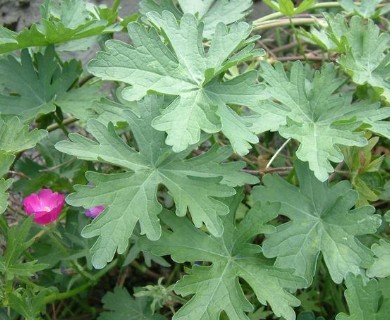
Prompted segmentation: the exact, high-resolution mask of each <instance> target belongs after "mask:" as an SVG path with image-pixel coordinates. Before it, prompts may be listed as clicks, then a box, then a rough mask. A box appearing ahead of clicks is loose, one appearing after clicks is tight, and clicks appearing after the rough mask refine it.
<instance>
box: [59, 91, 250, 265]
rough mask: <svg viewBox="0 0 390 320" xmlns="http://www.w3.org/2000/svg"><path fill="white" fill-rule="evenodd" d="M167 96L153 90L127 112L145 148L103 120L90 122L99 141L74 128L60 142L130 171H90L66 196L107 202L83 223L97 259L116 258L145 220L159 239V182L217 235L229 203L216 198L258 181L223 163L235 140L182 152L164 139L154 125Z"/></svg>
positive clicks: (144, 229)
mask: <svg viewBox="0 0 390 320" xmlns="http://www.w3.org/2000/svg"><path fill="white" fill-rule="evenodd" d="M162 102H163V99H162V98H159V97H147V98H146V99H145V100H144V101H143V102H140V104H139V106H138V110H137V112H138V113H139V114H138V115H137V114H135V113H134V112H133V111H129V112H127V113H126V120H127V121H128V122H129V124H130V127H131V128H132V131H133V134H134V136H135V139H136V141H137V144H138V147H139V152H137V151H136V150H134V149H133V148H131V147H129V146H128V145H126V144H125V143H124V142H123V140H122V139H121V138H120V137H118V135H117V134H116V133H115V130H114V128H113V126H112V125H109V126H108V128H107V127H105V126H104V125H102V124H101V123H99V122H97V121H93V120H91V121H90V122H89V123H88V131H89V132H90V133H91V134H93V135H94V137H95V138H96V139H97V140H98V143H96V142H94V141H92V140H89V139H87V138H84V137H82V136H80V135H78V134H71V135H69V137H70V139H71V142H65V141H64V142H60V143H58V144H57V146H56V147H57V149H58V150H60V151H61V152H65V153H68V154H71V155H74V156H77V157H78V158H79V159H84V160H95V161H96V160H99V161H104V162H107V163H111V164H113V165H116V166H120V167H122V168H124V169H127V170H128V171H126V172H123V173H115V174H110V175H105V174H101V173H94V172H90V173H87V178H88V180H89V181H90V182H91V183H92V184H93V185H94V187H90V186H77V187H75V189H76V191H77V192H76V193H75V194H72V195H70V196H69V197H68V198H67V202H68V203H69V204H72V205H74V206H84V207H85V208H89V207H94V206H97V205H105V206H107V207H108V208H107V210H106V212H105V213H103V214H102V215H101V216H99V218H98V219H95V220H94V221H93V222H92V224H91V225H89V226H87V227H86V228H85V229H84V230H83V236H85V237H94V236H99V239H98V240H97V242H96V243H95V245H94V246H93V248H92V253H93V264H94V266H95V267H97V268H102V267H104V265H105V264H106V262H108V261H111V260H112V258H113V255H114V253H115V251H116V250H118V252H119V253H123V252H124V251H125V250H126V248H127V246H128V239H129V238H130V236H131V234H132V233H133V229H134V227H135V225H136V223H137V222H138V221H139V223H140V226H141V233H142V234H146V235H147V236H148V237H149V238H150V239H153V240H157V239H159V237H160V235H161V227H160V223H159V219H158V214H159V213H160V212H161V209H162V207H161V204H160V203H159V202H158V201H157V197H156V192H157V188H158V186H159V185H160V184H163V185H164V186H166V187H167V189H168V190H169V192H170V193H171V195H172V197H173V199H174V200H175V203H176V214H177V215H178V216H184V215H186V213H187V209H189V210H190V212H191V215H192V219H193V221H194V224H195V226H197V227H198V228H199V227H201V226H202V224H203V223H204V224H205V225H206V226H207V228H208V229H209V230H210V232H211V233H213V234H214V235H216V236H220V235H221V234H222V232H223V225H222V220H221V219H220V216H223V215H226V214H227V213H228V207H227V206H226V205H225V204H223V203H222V202H221V201H220V200H218V199H216V198H221V197H228V196H231V195H233V194H235V191H234V189H233V188H232V186H238V185H243V184H245V183H255V182H256V181H257V179H256V178H254V177H252V176H249V175H247V174H245V173H240V172H239V170H240V168H242V166H243V164H242V163H237V162H236V163H227V164H221V162H222V161H224V160H225V159H226V158H228V157H229V155H230V154H231V151H230V148H222V149H217V148H212V149H210V150H209V151H208V152H206V153H205V154H203V155H201V156H198V157H194V158H191V159H188V160H185V157H186V156H187V155H188V154H189V153H190V151H191V150H192V149H195V148H196V146H193V147H191V148H190V149H188V150H186V151H185V152H182V153H179V154H175V153H173V152H172V151H171V150H170V148H169V147H168V146H166V145H165V144H164V139H165V134H164V133H163V132H159V131H157V130H155V129H153V128H152V127H151V121H152V119H154V118H155V117H156V115H157V114H158V112H159V110H160V108H161V106H162Z"/></svg>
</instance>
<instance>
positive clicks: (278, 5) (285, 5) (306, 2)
mask: <svg viewBox="0 0 390 320" xmlns="http://www.w3.org/2000/svg"><path fill="white" fill-rule="evenodd" d="M315 2H316V0H303V1H301V2H300V4H299V6H298V7H296V8H295V7H294V3H293V2H292V0H277V1H274V0H264V3H265V4H267V5H268V6H270V7H271V8H273V9H275V10H276V11H279V12H280V13H282V14H283V15H285V16H287V17H293V16H295V15H296V14H299V13H302V12H304V11H306V10H309V9H310V8H311V7H312V6H314V4H315Z"/></svg>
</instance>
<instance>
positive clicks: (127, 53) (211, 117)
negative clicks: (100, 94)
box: [88, 11, 264, 154]
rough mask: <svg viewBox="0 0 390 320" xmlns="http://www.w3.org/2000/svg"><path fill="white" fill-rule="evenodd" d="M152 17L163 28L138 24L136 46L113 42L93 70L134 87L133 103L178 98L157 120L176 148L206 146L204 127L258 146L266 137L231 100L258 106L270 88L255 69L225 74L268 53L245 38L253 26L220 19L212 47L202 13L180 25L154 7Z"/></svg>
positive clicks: (243, 149) (133, 31) (132, 27)
mask: <svg viewBox="0 0 390 320" xmlns="http://www.w3.org/2000/svg"><path fill="white" fill-rule="evenodd" d="M147 17H148V18H149V20H150V21H151V22H152V23H153V24H154V25H155V26H156V27H155V28H151V29H150V30H149V31H148V30H146V28H145V27H144V26H142V25H141V24H139V23H130V24H129V25H128V31H129V36H130V38H131V39H132V41H133V45H128V44H125V43H123V42H120V41H115V40H113V41H108V42H107V43H106V47H107V51H106V52H100V53H99V54H98V55H97V57H96V59H94V60H92V61H91V62H90V64H89V67H88V69H89V71H90V72H91V73H93V74H94V75H96V76H98V77H101V78H102V79H104V80H115V81H122V82H125V83H127V84H130V85H131V87H127V88H125V89H124V90H123V91H122V95H123V97H124V98H125V99H127V100H130V101H134V100H139V99H142V98H143V97H144V96H145V95H147V94H148V93H151V92H158V93H160V94H165V95H170V96H175V97H176V98H175V99H174V100H173V102H172V103H171V104H170V105H169V106H168V107H167V108H165V109H164V110H163V111H162V114H161V115H156V116H155V118H154V119H153V122H152V125H153V127H154V128H156V129H157V130H160V131H165V132H167V133H168V136H167V139H166V143H167V144H168V145H170V146H172V147H173V150H174V151H175V152H181V151H183V150H185V149H186V148H187V147H188V146H189V145H192V144H196V143H198V142H199V141H200V136H201V132H202V131H204V132H207V133H215V132H219V131H222V132H223V133H224V134H225V135H226V136H227V137H228V138H229V139H230V140H231V141H232V145H233V148H234V150H235V151H236V152H238V153H240V154H245V153H247V152H248V151H249V147H250V145H249V143H256V142H257V141H258V138H257V136H256V135H255V134H254V133H253V131H251V130H250V125H249V123H248V122H247V121H246V120H244V119H243V118H242V117H241V116H240V115H239V114H237V113H236V112H235V111H233V110H232V109H231V108H230V107H228V105H229V104H239V105H243V106H247V107H250V108H251V107H253V106H255V105H256V104H257V103H258V101H260V100H261V99H262V98H264V94H263V92H262V89H263V86H262V85H259V84H257V83H256V78H257V73H256V72H255V71H251V72H248V73H244V74H242V75H239V76H237V77H235V78H232V79H231V80H228V81H223V80H222V76H223V74H224V73H225V72H226V70H227V69H229V68H230V67H232V66H234V65H236V64H238V63H240V62H243V61H246V60H249V59H252V58H253V57H255V56H258V55H261V52H260V51H258V50H256V49H254V46H253V41H254V40H255V39H254V38H250V39H248V40H245V39H246V38H247V37H248V35H249V34H250V32H251V27H250V26H249V25H248V24H246V23H243V22H242V23H237V24H233V25H232V26H231V27H230V28H227V27H226V26H225V25H224V24H222V23H220V24H218V25H217V27H216V30H215V34H214V36H213V38H212V40H211V45H210V48H209V49H208V51H207V52H205V50H204V47H203V43H202V39H203V37H202V28H201V26H200V25H199V22H198V21H197V19H196V17H195V16H193V15H191V14H185V15H184V16H183V17H182V19H181V20H180V23H179V24H178V22H177V20H176V18H175V16H174V15H173V14H172V13H171V12H168V11H163V13H162V14H161V15H160V14H158V13H157V12H150V13H148V14H147ZM159 33H161V34H162V35H163V36H164V37H165V39H166V41H167V42H168V44H169V45H166V44H165V43H164V42H163V41H162V40H161V38H160V35H159ZM236 132H241V135H240V136H237V135H236Z"/></svg>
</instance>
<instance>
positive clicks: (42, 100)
mask: <svg viewBox="0 0 390 320" xmlns="http://www.w3.org/2000/svg"><path fill="white" fill-rule="evenodd" d="M81 72H82V70H81V64H80V63H78V62H77V61H76V60H71V61H70V62H65V63H64V64H63V65H62V66H61V64H60V63H59V61H57V58H56V56H55V51H54V47H52V46H50V47H47V48H46V50H45V53H44V54H41V53H37V54H36V55H34V60H33V59H32V57H31V56H30V54H29V53H28V51H27V50H23V51H22V56H21V61H20V62H18V61H17V60H16V58H14V57H13V56H8V58H7V59H0V104H2V107H1V114H2V115H3V116H13V115H17V116H18V117H19V118H21V119H22V120H31V119H33V118H35V117H37V116H40V115H42V114H46V113H49V112H53V111H54V110H55V109H56V106H59V107H64V110H63V111H65V112H68V110H67V108H66V106H67V105H69V100H70V101H73V103H74V100H81V101H79V104H78V107H79V108H80V107H83V108H86V107H88V104H92V103H93V101H94V100H96V99H98V98H99V93H98V88H97V87H91V88H88V87H85V88H79V89H74V90H72V91H70V92H68V90H69V89H71V87H72V86H73V84H74V82H75V81H76V80H77V79H78V77H79V76H80V74H81ZM91 89H92V90H91ZM86 94H87V96H86V97H85V95H86ZM75 95H77V97H78V98H77V99H76V98H75ZM73 103H72V104H73Z"/></svg>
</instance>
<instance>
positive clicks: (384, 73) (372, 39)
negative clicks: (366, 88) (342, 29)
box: [338, 16, 390, 101]
mask: <svg viewBox="0 0 390 320" xmlns="http://www.w3.org/2000/svg"><path fill="white" fill-rule="evenodd" d="M344 37H345V38H346V40H347V42H348V50H347V52H346V54H344V55H342V56H341V57H340V58H339V60H338V63H339V64H340V65H341V67H343V69H344V70H345V71H347V72H348V73H349V74H350V75H351V77H352V80H353V81H354V82H355V83H357V84H360V85H363V84H366V83H368V84H369V85H371V86H373V87H375V88H378V89H379V90H380V92H381V94H382V96H383V97H384V98H385V99H386V100H387V101H390V82H389V81H388V78H389V77H390V65H389V62H390V54H389V53H386V52H387V50H388V48H389V41H390V34H388V33H380V30H379V27H378V26H377V25H376V24H375V23H374V22H373V21H372V20H368V21H367V20H365V19H363V18H361V17H359V16H354V17H352V19H351V22H350V24H349V29H348V31H347V32H346V33H345V34H344Z"/></svg>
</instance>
